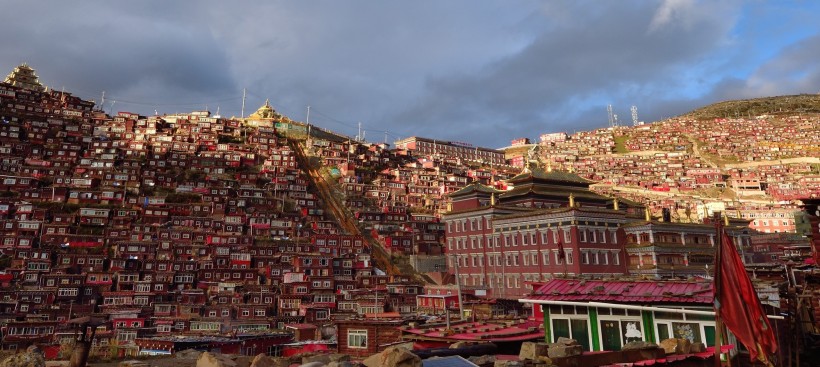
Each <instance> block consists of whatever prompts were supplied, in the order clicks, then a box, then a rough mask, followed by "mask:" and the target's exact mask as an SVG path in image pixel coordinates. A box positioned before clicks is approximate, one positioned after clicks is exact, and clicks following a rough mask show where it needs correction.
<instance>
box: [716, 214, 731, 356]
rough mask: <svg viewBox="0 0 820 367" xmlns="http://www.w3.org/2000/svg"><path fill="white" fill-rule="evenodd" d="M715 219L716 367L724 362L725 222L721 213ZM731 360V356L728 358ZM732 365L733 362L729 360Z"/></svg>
mask: <svg viewBox="0 0 820 367" xmlns="http://www.w3.org/2000/svg"><path fill="white" fill-rule="evenodd" d="M713 220H714V222H715V233H716V234H715V236H716V237H717V240H718V244H717V248H716V249H715V266H714V269H715V270H714V271H715V275H714V276H713V277H712V282H713V283H712V287H713V288H714V292H715V300H714V302H713V307H714V309H715V367H721V366H722V365H723V364H722V362H721V356H722V355H723V353H721V349H722V347H723V334H724V330H723V321H722V320H721V319H720V307H719V306H718V305H719V304H720V298H719V297H718V296H719V295H720V294H721V293H720V292H721V281H720V278H721V274H720V264H721V262H720V261H721V255H722V254H721V253H722V248H723V243H722V242H723V236H722V235H721V232H722V230H723V225H722V224H723V223H722V222H721V218H720V213H715V215H714V217H713ZM726 360H727V361H729V358H726ZM729 363H730V364H729V365H730V366H731V362H729Z"/></svg>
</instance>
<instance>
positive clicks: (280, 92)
mask: <svg viewBox="0 0 820 367" xmlns="http://www.w3.org/2000/svg"><path fill="white" fill-rule="evenodd" d="M760 4H761V3H757V2H755V3H749V2H738V1H733V0H732V1H706V0H667V1H663V2H647V1H618V2H611V1H610V2H601V1H590V0H578V1H569V0H566V1H549V2H542V1H535V0H529V1H528V0H523V1H520V2H517V3H516V6H509V4H507V3H506V2H474V1H467V0H463V1H460V0H454V1H446V2H439V1H418V2H404V1H382V2H338V1H324V0H317V1H311V2H292V1H247V2H240V3H238V4H236V3H231V2H224V1H200V2H195V3H194V2H165V1H143V2H127V3H120V2H109V1H91V2H86V3H84V6H83V7H77V6H76V5H74V4H71V3H66V2H59V1H43V2H12V3H9V4H6V5H5V6H4V12H3V13H0V32H2V33H3V35H4V37H0V47H1V48H2V49H3V50H5V51H4V52H3V53H2V54H0V66H2V67H5V68H6V69H8V70H10V69H11V68H13V67H14V66H15V65H17V64H19V63H21V62H24V61H26V62H28V63H29V64H31V65H32V66H33V67H34V68H36V69H37V71H38V73H39V75H40V77H41V80H42V81H43V82H44V83H46V84H48V85H50V86H52V87H55V88H61V87H63V86H65V88H66V90H67V91H70V92H74V93H75V94H78V95H80V96H82V97H84V98H94V99H99V96H100V94H101V92H102V91H103V90H104V91H106V96H107V97H108V99H109V101H111V100H112V99H113V100H117V102H116V105H115V109H117V110H119V109H120V108H122V109H124V110H131V111H132V112H141V113H153V111H154V110H155V109H156V110H158V111H159V112H160V113H162V112H169V113H173V112H181V111H190V110H194V109H202V108H205V107H206V106H207V107H208V108H210V109H212V110H214V109H215V108H216V107H217V106H219V107H220V108H221V112H222V114H223V115H228V116H230V115H236V116H238V115H239V114H240V113H241V105H242V100H241V96H242V90H243V89H246V90H247V99H246V109H245V112H246V113H248V112H250V111H253V110H255V108H256V107H258V106H259V105H261V104H262V103H263V102H264V100H265V99H268V98H269V99H270V100H271V103H272V104H273V106H274V108H276V109H277V110H279V111H280V112H282V113H284V114H286V115H288V116H290V117H292V118H295V119H304V117H305V114H306V107H307V106H308V105H310V106H311V110H312V112H313V111H315V112H316V113H315V114H314V113H312V114H311V122H312V123H314V124H317V125H319V126H323V127H327V128H330V129H334V130H339V131H340V132H342V133H345V134H350V135H355V133H356V129H357V125H358V122H362V125H363V128H364V129H366V130H368V133H367V134H368V137H371V138H373V139H374V140H381V139H382V138H383V134H384V131H387V132H388V134H389V140H392V139H394V138H398V137H406V136H409V135H420V136H429V137H433V138H438V139H450V140H459V141H469V142H473V143H476V144H479V145H486V146H503V145H506V144H507V143H508V142H509V140H510V139H513V138H518V137H530V138H534V137H537V136H538V135H539V134H541V133H545V132H553V131H568V132H571V131H577V130H583V129H592V128H597V127H602V126H605V125H606V121H607V116H606V106H607V105H608V104H612V105H613V108H614V109H615V111H616V112H617V113H618V114H619V115H620V116H621V120H622V121H625V120H629V118H628V116H629V106H631V105H637V106H638V108H639V114H640V118H641V120H645V121H652V119H655V118H661V117H668V116H672V115H674V114H678V113H683V112H686V111H687V110H688V109H691V108H693V107H697V106H698V105H699V104H700V103H703V104H706V103H711V102H712V101H713V99H729V98H735V97H737V96H741V97H744V96H750V95H755V94H759V93H772V94H775V93H776V94H783V93H786V94H788V93H794V92H795V91H801V92H813V91H815V90H817V89H818V87H817V83H818V79H820V77H818V71H817V68H816V67H814V65H815V63H814V62H813V55H816V54H817V51H818V43H820V42H818V40H817V38H816V36H813V35H815V34H817V26H813V25H812V26H809V24H813V23H811V22H806V21H802V22H801V21H800V20H805V18H799V17H801V16H802V17H805V16H806V15H805V14H806V13H807V11H806V10H805V9H803V8H795V7H794V6H793V7H786V8H785V9H781V8H782V7H785V5H781V4H779V3H778V4H774V3H763V5H760ZM801 6H803V5H801ZM805 6H808V5H805ZM750 7H751V10H750ZM809 13H810V12H809ZM21 14H25V15H32V14H36V16H37V22H31V21H30V20H29V18H28V17H26V16H21ZM772 18H776V19H777V24H781V23H782V24H789V26H788V27H784V28H779V29H781V30H784V31H788V34H789V35H790V36H789V37H776V36H774V35H771V34H770V33H769V32H767V31H764V30H763V29H761V28H759V27H762V26H761V25H759V24H771V22H772V21H770V20H769V21H767V20H766V19H772ZM790 19H794V20H796V21H790ZM767 22H769V23H767ZM799 25H805V26H799ZM754 27H758V28H754ZM761 35H765V36H766V37H765V38H760V37H761ZM789 45H791V46H789ZM109 103H111V102H109ZM107 107H109V106H107Z"/></svg>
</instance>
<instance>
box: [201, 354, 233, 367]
mask: <svg viewBox="0 0 820 367" xmlns="http://www.w3.org/2000/svg"><path fill="white" fill-rule="evenodd" d="M196 367H236V362H234V361H232V360H231V359H230V358H229V357H227V356H225V355H224V354H220V353H211V352H203V353H202V354H201V355H200V356H199V358H198V359H197V360H196Z"/></svg>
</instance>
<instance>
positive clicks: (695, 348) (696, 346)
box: [690, 343, 706, 353]
mask: <svg viewBox="0 0 820 367" xmlns="http://www.w3.org/2000/svg"><path fill="white" fill-rule="evenodd" d="M705 351H706V345H705V344H703V343H692V350H691V351H690V352H691V353H703V352H705Z"/></svg>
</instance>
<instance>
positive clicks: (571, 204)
mask: <svg viewBox="0 0 820 367" xmlns="http://www.w3.org/2000/svg"><path fill="white" fill-rule="evenodd" d="M569 207H570V208H574V207H575V194H569Z"/></svg>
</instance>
